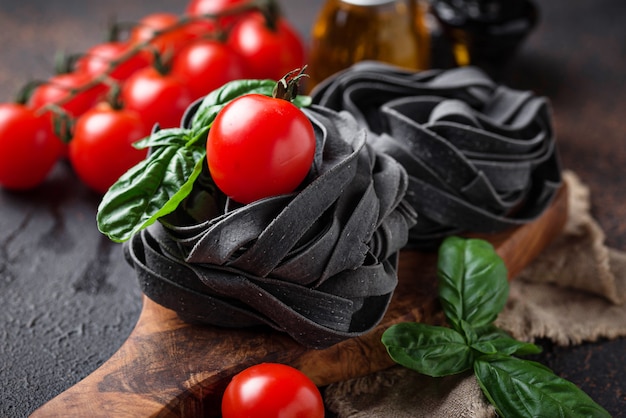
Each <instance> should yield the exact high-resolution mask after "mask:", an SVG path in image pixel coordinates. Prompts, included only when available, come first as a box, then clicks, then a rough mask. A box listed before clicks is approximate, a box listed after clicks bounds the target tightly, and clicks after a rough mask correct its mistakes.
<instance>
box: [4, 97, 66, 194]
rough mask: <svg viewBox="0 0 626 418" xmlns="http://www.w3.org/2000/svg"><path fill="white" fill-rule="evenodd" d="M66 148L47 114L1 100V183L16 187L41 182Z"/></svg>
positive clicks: (23, 188)
mask: <svg viewBox="0 0 626 418" xmlns="http://www.w3.org/2000/svg"><path fill="white" fill-rule="evenodd" d="M64 148H65V147H64V145H63V143H61V141H59V140H58V139H57V138H56V137H55V136H54V134H53V133H52V126H51V124H50V119H49V118H48V117H47V116H45V115H38V114H37V113H36V112H35V111H34V110H33V109H29V108H27V107H26V106H24V105H22V104H18V103H4V104H0V185H2V186H3V187H6V188H8V189H15V190H26V189H31V188H33V187H36V186H38V185H39V184H40V183H41V182H43V180H44V179H45V178H46V177H47V176H48V174H49V172H50V170H51V169H52V167H53V166H54V164H55V163H56V162H57V160H58V159H59V158H60V157H61V155H62V154H63V150H64Z"/></svg>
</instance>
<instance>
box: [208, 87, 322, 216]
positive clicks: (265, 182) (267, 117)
mask: <svg viewBox="0 0 626 418" xmlns="http://www.w3.org/2000/svg"><path fill="white" fill-rule="evenodd" d="M206 154H207V164H208V167H209V172H210V173H211V177H212V178H213V181H214V182H215V184H216V185H217V186H218V187H219V189H220V190H221V191H222V192H224V194H226V195H227V196H229V197H230V198H231V199H233V200H235V201H237V202H239V203H244V204H247V203H250V202H253V201H255V200H258V199H261V198H265V197H270V196H276V195H280V194H285V193H290V192H293V191H294V190H295V189H296V188H297V187H298V186H299V185H300V184H301V183H302V181H303V180H304V179H305V178H306V176H307V174H308V173H309V170H310V168H311V164H312V163H313V158H314V156H315V132H314V130H313V125H312V124H311V121H310V120H309V119H308V118H307V116H306V115H305V114H304V113H303V112H302V111H301V110H300V109H298V108H297V107H296V106H295V105H294V104H293V103H291V101H289V100H286V99H283V98H278V97H269V96H264V95H261V94H247V95H243V96H240V97H238V98H236V99H233V100H232V101H231V102H229V103H228V104H226V105H225V106H224V107H223V108H222V110H220V112H219V113H218V114H217V116H216V117H215V120H214V121H213V124H212V125H211V129H210V130H209V133H208V136H207V144H206Z"/></svg>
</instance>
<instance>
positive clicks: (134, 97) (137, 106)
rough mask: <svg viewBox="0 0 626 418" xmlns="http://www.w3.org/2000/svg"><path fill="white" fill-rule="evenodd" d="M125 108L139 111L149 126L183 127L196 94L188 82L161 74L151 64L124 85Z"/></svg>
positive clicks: (121, 95)
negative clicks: (184, 117)
mask: <svg viewBox="0 0 626 418" xmlns="http://www.w3.org/2000/svg"><path fill="white" fill-rule="evenodd" d="M120 99H121V101H122V103H123V104H124V107H125V108H127V109H129V110H134V111H136V112H138V113H139V114H140V115H141V117H142V118H143V119H144V121H145V123H146V124H147V125H148V126H152V125H154V124H155V123H158V124H159V125H160V126H161V128H172V127H176V126H179V124H180V119H181V117H182V116H183V113H185V110H186V109H187V107H188V106H189V105H190V104H191V103H192V102H193V100H194V97H193V95H192V94H191V92H190V91H189V89H188V88H187V86H186V85H185V82H184V81H183V80H181V79H179V78H178V77H175V76H174V75H173V74H161V73H160V72H159V71H157V70H156V69H155V68H154V67H147V68H144V69H141V70H139V71H137V72H136V73H135V74H133V75H132V76H131V77H130V78H129V79H128V80H126V82H125V83H124V85H123V86H122V91H121V93H120Z"/></svg>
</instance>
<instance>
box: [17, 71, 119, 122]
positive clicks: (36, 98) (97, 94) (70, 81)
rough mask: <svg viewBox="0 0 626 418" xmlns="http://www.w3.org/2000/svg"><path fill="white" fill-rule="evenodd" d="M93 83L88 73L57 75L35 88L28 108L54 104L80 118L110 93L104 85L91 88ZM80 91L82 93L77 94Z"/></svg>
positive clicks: (39, 107)
mask: <svg viewBox="0 0 626 418" xmlns="http://www.w3.org/2000/svg"><path fill="white" fill-rule="evenodd" d="M91 83H93V77H92V76H91V75H89V74H86V73H81V72H71V73H65V74H58V75H55V76H53V77H50V79H49V80H48V81H47V82H46V83H44V84H41V85H40V86H38V87H37V88H35V90H34V91H33V93H32V95H31V96H30V98H29V100H28V106H29V107H31V108H33V109H35V110H37V109H41V108H43V107H44V106H46V105H50V104H52V103H54V104H58V105H59V106H60V107H61V108H62V109H64V110H65V111H67V112H68V113H69V114H70V115H71V116H74V117H77V116H80V115H81V114H83V113H85V112H86V111H87V110H89V109H91V108H92V107H94V106H95V105H96V104H97V103H98V102H99V101H101V100H102V99H103V98H104V96H105V95H106V93H107V91H108V88H107V87H106V86H105V85H104V84H101V83H96V84H94V85H93V86H90V85H91ZM88 85H89V86H90V87H89V88H87V86H88ZM78 90H81V91H80V92H77V91H78Z"/></svg>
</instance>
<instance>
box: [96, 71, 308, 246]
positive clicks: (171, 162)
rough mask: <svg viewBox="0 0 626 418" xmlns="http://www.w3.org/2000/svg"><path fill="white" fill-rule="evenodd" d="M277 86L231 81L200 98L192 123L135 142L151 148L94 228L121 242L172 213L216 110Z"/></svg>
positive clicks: (201, 154) (114, 189)
mask: <svg viewBox="0 0 626 418" xmlns="http://www.w3.org/2000/svg"><path fill="white" fill-rule="evenodd" d="M275 87H276V81H273V80H237V81H232V82H230V83H227V84H225V85H224V86H222V87H221V88H219V89H217V90H214V91H213V92H211V93H209V94H208V95H207V96H206V97H205V98H204V99H203V100H202V102H201V103H200V105H199V107H198V109H197V110H196V112H195V114H194V115H193V117H192V118H191V121H190V123H189V125H190V126H188V127H181V128H169V129H161V130H157V131H155V132H153V133H152V134H151V135H150V136H149V137H147V138H145V139H143V140H141V141H139V142H137V143H136V144H135V146H136V147H137V148H150V152H149V154H148V156H147V157H146V159H144V160H143V161H141V162H140V163H139V164H137V165H136V166H134V167H133V168H131V169H130V170H129V171H127V172H126V173H125V174H123V175H122V176H121V177H120V178H119V179H118V181H117V182H116V183H115V184H113V186H111V188H110V189H109V190H108V191H107V193H106V194H105V195H104V197H103V198H102V201H101V202H100V205H99V207H98V214H97V216H96V220H97V222H98V229H99V230H100V231H101V232H102V233H103V234H105V235H107V236H108V237H109V238H110V239H111V240H113V241H116V242H123V241H127V240H128V239H129V238H130V237H131V236H132V235H133V234H134V233H136V232H138V231H140V230H142V229H144V228H146V227H148V226H149V225H151V224H152V223H154V222H155V221H156V220H157V219H159V218H161V217H162V216H165V215H167V214H169V213H171V212H173V211H174V210H175V209H176V208H177V207H178V206H179V205H180V203H181V202H182V201H183V200H184V199H185V198H186V197H187V196H188V195H189V194H190V193H191V190H192V187H193V185H194V183H195V181H196V179H197V178H198V176H199V175H200V173H201V171H202V168H203V164H206V139H207V134H208V132H209V129H210V127H211V124H212V123H213V121H214V120H215V117H216V116H217V114H218V112H219V111H220V110H221V109H222V108H223V107H224V106H225V105H226V104H227V103H229V102H230V101H231V100H233V99H235V98H237V97H240V96H243V95H245V94H262V95H266V96H272V93H273V91H274V88H275ZM293 103H294V104H295V105H296V106H299V107H304V106H308V105H309V104H310V98H309V97H308V96H297V97H296V98H295V99H294V100H293ZM259 175H262V173H259Z"/></svg>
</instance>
